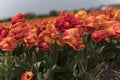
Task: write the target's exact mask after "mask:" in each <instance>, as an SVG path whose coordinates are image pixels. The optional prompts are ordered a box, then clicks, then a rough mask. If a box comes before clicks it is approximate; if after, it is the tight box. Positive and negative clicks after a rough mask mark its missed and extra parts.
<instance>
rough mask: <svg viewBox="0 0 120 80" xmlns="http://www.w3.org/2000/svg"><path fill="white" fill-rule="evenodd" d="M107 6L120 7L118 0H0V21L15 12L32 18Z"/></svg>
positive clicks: (5, 19) (99, 8)
mask: <svg viewBox="0 0 120 80" xmlns="http://www.w3.org/2000/svg"><path fill="white" fill-rule="evenodd" d="M109 6H114V7H120V0H0V22H4V21H9V20H10V19H11V17H12V16H14V15H15V14H17V13H23V14H25V16H26V18H27V19H33V18H41V17H49V16H57V15H58V14H59V12H60V11H75V12H76V11H78V10H80V9H85V10H87V11H90V10H103V9H106V8H107V7H109Z"/></svg>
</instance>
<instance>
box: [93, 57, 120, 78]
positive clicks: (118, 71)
mask: <svg viewBox="0 0 120 80" xmlns="http://www.w3.org/2000/svg"><path fill="white" fill-rule="evenodd" d="M94 80H120V59H112V60H109V61H108V62H107V63H106V64H105V67H104V68H103V69H101V71H100V72H99V74H98V75H97V76H96V77H95V79H94Z"/></svg>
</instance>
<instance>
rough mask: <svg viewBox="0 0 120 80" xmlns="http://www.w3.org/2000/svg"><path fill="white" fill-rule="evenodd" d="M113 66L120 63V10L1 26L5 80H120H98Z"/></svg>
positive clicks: (15, 20)
mask: <svg viewBox="0 0 120 80" xmlns="http://www.w3.org/2000/svg"><path fill="white" fill-rule="evenodd" d="M111 60H118V62H119V60H120V9H119V8H112V7H110V8H108V9H106V10H99V11H91V12H87V11H85V10H79V11H78V12H77V13H75V12H72V11H71V12H67V11H62V12H60V14H59V15H58V16H56V17H49V18H40V19H34V20H27V19H26V18H25V16H24V14H22V13H18V14H16V15H15V16H13V17H12V19H11V22H9V23H6V22H5V23H0V80H120V77H119V76H120V74H119V76H118V77H117V76H116V79H114V78H113V77H111V78H110V79H102V78H101V77H100V76H99V75H101V73H102V72H103V71H102V70H104V69H105V65H107V63H108V62H109V61H111ZM119 67H120V66H119Z"/></svg>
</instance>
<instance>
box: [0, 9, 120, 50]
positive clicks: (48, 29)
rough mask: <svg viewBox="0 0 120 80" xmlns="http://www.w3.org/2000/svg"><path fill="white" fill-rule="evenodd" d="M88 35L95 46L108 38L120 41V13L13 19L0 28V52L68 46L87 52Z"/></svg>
mask: <svg viewBox="0 0 120 80" xmlns="http://www.w3.org/2000/svg"><path fill="white" fill-rule="evenodd" d="M86 33H89V34H91V39H92V40H94V41H95V42H101V41H103V40H105V41H107V42H110V40H109V37H113V38H116V39H119V38H120V9H117V8H112V7H110V8H108V9H106V10H103V11H96V12H89V13H87V12H86V11H84V10H80V11H78V12H77V13H74V12H61V13H60V15H59V16H57V17H50V18H44V19H39V20H31V21H28V20H26V19H25V17H24V15H23V14H21V13H19V14H17V15H15V16H13V17H12V19H11V23H10V24H4V23H3V24H0V49H1V50H3V51H12V50H13V49H14V48H16V47H17V46H18V45H24V46H25V47H29V46H33V45H34V46H36V47H39V48H40V49H42V50H44V51H49V50H51V48H53V44H54V43H57V44H58V45H60V46H64V45H65V44H68V45H69V46H71V47H72V48H73V49H74V50H77V51H79V50H83V49H84V48H85V44H84V39H83V37H84V36H85V34H86Z"/></svg>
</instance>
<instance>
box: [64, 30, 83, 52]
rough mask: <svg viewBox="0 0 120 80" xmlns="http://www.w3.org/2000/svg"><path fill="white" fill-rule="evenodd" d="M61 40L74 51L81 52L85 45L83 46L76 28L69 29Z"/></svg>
mask: <svg viewBox="0 0 120 80" xmlns="http://www.w3.org/2000/svg"><path fill="white" fill-rule="evenodd" d="M63 40H64V41H65V43H67V44H69V45H70V46H71V47H72V48H73V49H74V50H77V51H79V50H83V49H84V48H85V45H84V44H83V39H82V37H81V36H80V34H79V30H78V29H77V28H71V29H68V30H66V31H65V32H64V33H63Z"/></svg>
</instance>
